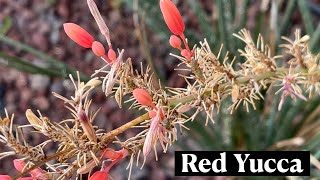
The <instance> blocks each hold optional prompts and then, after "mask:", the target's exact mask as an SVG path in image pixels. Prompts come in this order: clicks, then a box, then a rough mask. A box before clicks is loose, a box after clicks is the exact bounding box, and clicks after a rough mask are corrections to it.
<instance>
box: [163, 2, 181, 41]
mask: <svg viewBox="0 0 320 180" xmlns="http://www.w3.org/2000/svg"><path fill="white" fill-rule="evenodd" d="M160 9H161V12H162V15H163V18H164V21H165V22H166V24H167V26H168V28H169V29H170V31H171V32H172V33H173V34H175V35H181V34H183V31H184V28H185V26H184V22H183V20H182V17H181V14H180V12H179V10H178V9H177V7H176V5H175V4H174V3H173V2H172V1H171V0H160Z"/></svg>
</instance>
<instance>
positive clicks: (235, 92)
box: [231, 85, 240, 103]
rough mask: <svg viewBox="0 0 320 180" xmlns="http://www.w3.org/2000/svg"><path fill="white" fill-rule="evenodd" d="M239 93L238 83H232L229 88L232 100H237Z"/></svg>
mask: <svg viewBox="0 0 320 180" xmlns="http://www.w3.org/2000/svg"><path fill="white" fill-rule="evenodd" d="M239 95H240V87H239V86H238V85H233V86H232V90H231V97H232V102H234V103H235V102H237V101H238V98H239Z"/></svg>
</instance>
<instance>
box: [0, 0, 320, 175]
mask: <svg viewBox="0 0 320 180" xmlns="http://www.w3.org/2000/svg"><path fill="white" fill-rule="evenodd" d="M87 3H88V7H89V9H90V12H91V14H92V15H93V17H94V19H95V21H96V22H97V25H98V27H99V30H100V32H101V34H102V35H103V37H105V39H106V42H107V43H106V44H104V43H101V42H99V41H97V40H95V39H94V38H93V37H92V36H91V35H90V34H89V33H88V32H87V31H86V30H84V29H83V28H81V27H80V26H79V25H76V24H73V23H65V24H64V26H63V27H64V31H65V32H66V34H67V36H68V37H70V39H72V40H73V41H74V42H75V43H77V44H78V45H80V46H82V47H84V48H90V49H91V50H92V52H93V53H94V54H95V55H96V56H97V57H100V58H101V59H103V60H104V61H102V62H103V63H105V66H103V67H102V68H100V69H97V70H95V71H94V70H93V72H94V73H93V74H92V76H91V79H90V80H89V81H87V82H81V80H80V78H79V73H78V77H77V79H74V77H72V76H71V75H70V79H71V81H72V83H73V85H74V95H72V96H71V97H64V96H62V95H60V94H57V93H55V92H53V95H54V96H55V97H57V98H59V99H60V100H62V101H63V102H64V104H65V107H66V109H68V110H69V111H70V114H71V118H70V117H68V118H65V120H61V121H60V122H53V121H51V120H50V118H49V117H45V116H44V115H42V114H41V113H40V112H39V114H38V115H36V114H34V113H33V111H32V110H31V109H28V110H27V111H26V118H27V120H28V122H29V124H28V125H23V126H19V127H15V126H14V125H13V117H14V116H13V115H12V116H9V114H8V113H6V116H5V117H3V118H0V139H1V142H4V143H5V144H6V146H8V147H9V148H11V150H10V151H5V152H1V153H0V159H2V158H5V157H7V156H11V155H19V157H21V159H16V160H14V161H13V166H14V167H15V169H17V170H18V171H19V173H18V174H16V175H15V176H14V177H13V179H71V178H75V177H76V178H78V179H82V178H83V177H86V176H87V177H89V179H90V180H106V179H108V178H109V176H110V171H111V169H112V168H113V167H114V166H116V165H117V164H118V163H119V162H120V161H121V160H123V159H129V165H128V168H129V177H128V178H129V179H130V178H131V177H130V174H131V169H132V165H133V164H134V162H135V159H136V160H137V161H136V162H137V163H136V164H137V166H138V165H139V163H138V162H141V161H142V166H141V167H143V166H144V163H145V162H146V159H148V158H150V153H151V152H152V150H154V152H155V155H156V159H157V158H158V156H157V153H158V150H157V149H161V150H162V152H167V150H168V148H169V147H170V146H171V145H172V144H173V143H174V142H175V141H177V139H178V134H179V133H180V132H181V131H184V130H190V129H189V128H188V127H187V126H188V123H189V122H191V121H197V123H202V121H201V120H199V119H198V118H197V115H198V114H200V113H203V114H205V117H206V118H205V121H204V124H205V125H208V123H209V122H210V121H211V122H213V123H214V117H215V116H216V115H217V114H218V113H219V112H220V110H221V111H223V112H227V113H228V114H232V113H234V111H235V110H236V109H237V108H239V107H240V106H241V105H242V106H244V107H245V109H246V111H247V112H249V111H250V110H256V109H257V106H256V102H258V101H261V100H263V99H264V98H265V97H264V96H265V95H264V92H265V91H266V90H267V89H276V90H275V91H271V92H272V93H273V94H272V95H274V94H281V97H280V102H279V103H278V104H277V106H278V110H279V111H281V110H282V107H283V104H284V101H285V99H286V98H292V99H294V100H296V99H299V100H303V101H309V99H310V98H311V97H312V96H313V95H314V94H319V93H320V83H319V79H320V73H319V72H320V65H319V58H318V57H319V56H316V55H313V54H312V53H311V52H310V50H309V45H308V41H309V39H310V38H309V36H308V35H305V36H302V37H301V35H300V31H299V30H297V31H296V33H295V37H294V39H293V40H291V39H289V38H286V37H283V39H284V40H285V42H284V44H282V45H281V46H280V48H282V49H283V54H284V55H283V56H277V55H273V53H271V49H270V48H269V46H268V45H266V44H264V40H263V38H262V36H258V40H257V42H254V41H253V38H252V36H251V35H250V33H249V31H247V30H246V29H242V30H241V31H240V32H239V33H238V34H234V36H235V37H237V38H238V39H240V40H241V41H243V42H244V43H245V47H244V49H241V50H239V53H240V55H241V56H242V57H243V59H244V62H243V63H239V64H238V65H239V66H237V65H235V64H234V62H235V60H236V58H230V57H229V54H228V53H222V51H223V50H222V48H221V49H220V51H219V52H218V53H217V54H214V53H213V52H212V50H211V48H210V46H209V44H208V42H207V41H206V40H204V41H203V42H199V43H198V44H196V45H194V46H192V47H193V48H190V47H189V44H188V41H187V39H186V37H185V35H184V32H185V24H184V22H183V19H182V16H181V14H180V12H179V11H178V9H177V7H176V5H175V4H174V2H173V1H171V0H160V1H159V4H160V10H161V12H162V15H163V18H164V22H165V23H166V25H167V26H168V28H169V29H170V31H171V33H172V35H170V39H169V44H170V45H171V46H172V47H173V48H176V49H178V50H179V52H180V54H179V55H175V54H172V56H174V57H175V58H177V59H178V60H180V61H181V63H180V64H179V66H181V67H183V68H181V69H179V70H184V71H187V73H186V74H185V75H181V76H182V77H183V79H184V80H185V84H186V87H183V88H174V87H162V86H161V84H157V83H155V82H157V81H155V80H154V76H153V72H151V70H150V67H146V68H144V67H141V68H140V69H141V70H140V71H138V70H136V69H134V66H133V64H132V60H131V59H130V58H128V59H124V50H120V49H114V48H113V45H112V42H111V38H110V32H109V28H108V27H107V25H106V24H105V22H104V21H103V18H102V16H101V14H100V12H99V10H98V7H97V6H96V4H95V2H94V1H93V0H87ZM106 52H107V53H106ZM223 54H225V55H223ZM284 57H290V58H291V59H290V60H289V61H288V62H286V61H284V62H285V63H283V65H282V66H279V63H276V61H275V60H276V59H277V60H280V59H284ZM97 88H101V89H102V91H103V92H104V94H105V95H106V97H114V99H115V100H116V102H117V104H118V105H119V107H120V108H121V107H122V105H123V103H127V104H130V109H136V110H138V111H139V112H143V113H141V114H142V115H141V116H139V117H137V118H135V119H133V120H131V121H128V122H127V123H126V124H123V125H122V126H120V127H118V128H116V129H113V130H111V131H106V130H105V129H101V128H99V127H98V126H96V125H94V120H95V119H96V117H97V114H98V113H99V110H100V109H93V108H92V107H91V105H92V103H94V102H93V100H92V99H91V97H92V96H91V93H92V92H93V90H96V89H97ZM307 94H308V96H307ZM307 97H308V98H307ZM224 102H226V103H225V104H223V103H224ZM222 104H223V106H222ZM225 107H227V108H225ZM226 121H227V120H226ZM259 123H260V122H259ZM304 125H305V126H306V127H307V129H308V131H301V132H299V133H298V134H299V136H298V137H296V139H291V140H287V141H285V142H280V144H275V145H274V146H272V147H271V148H270V149H272V150H275V149H277V148H279V147H282V148H283V147H286V148H288V149H296V148H297V147H299V146H301V145H302V144H303V143H305V142H306V140H307V139H308V138H310V137H315V135H317V130H318V128H310V127H311V126H308V124H304ZM226 126H228V125H226ZM26 127H32V128H34V131H36V132H37V133H41V134H42V135H44V136H46V137H47V138H48V141H45V142H43V143H41V144H39V145H37V146H31V145H29V144H28V143H27V142H26V141H25V139H24V138H22V137H23V135H24V133H23V131H22V129H24V128H26ZM131 128H138V129H139V130H140V132H139V133H137V134H135V135H133V136H132V137H126V138H127V139H124V138H122V137H120V136H119V135H120V134H122V133H124V132H125V131H127V130H129V129H131ZM250 130H251V129H250ZM253 130H254V129H253ZM29 132H30V131H29ZM30 133H31V132H30ZM227 133H230V132H226V134H227ZM223 136H224V135H223ZM221 137H222V136H221ZM297 139H298V140H297ZM50 142H55V143H56V144H57V146H58V148H57V149H51V150H50V152H51V153H52V152H53V153H52V154H49V153H48V152H46V151H45V150H44V146H45V145H47V144H48V143H50ZM115 147H117V148H115ZM159 147H160V148H159ZM240 149H242V147H241V148H240ZM141 154H142V155H141ZM140 155H141V156H140ZM312 162H313V163H314V162H316V163H315V164H317V163H319V162H318V161H317V159H315V160H314V159H313V161H312ZM97 168H98V170H96V169H97ZM85 174H87V175H85ZM29 176H31V177H29ZM1 179H11V177H10V176H8V175H0V180H1Z"/></svg>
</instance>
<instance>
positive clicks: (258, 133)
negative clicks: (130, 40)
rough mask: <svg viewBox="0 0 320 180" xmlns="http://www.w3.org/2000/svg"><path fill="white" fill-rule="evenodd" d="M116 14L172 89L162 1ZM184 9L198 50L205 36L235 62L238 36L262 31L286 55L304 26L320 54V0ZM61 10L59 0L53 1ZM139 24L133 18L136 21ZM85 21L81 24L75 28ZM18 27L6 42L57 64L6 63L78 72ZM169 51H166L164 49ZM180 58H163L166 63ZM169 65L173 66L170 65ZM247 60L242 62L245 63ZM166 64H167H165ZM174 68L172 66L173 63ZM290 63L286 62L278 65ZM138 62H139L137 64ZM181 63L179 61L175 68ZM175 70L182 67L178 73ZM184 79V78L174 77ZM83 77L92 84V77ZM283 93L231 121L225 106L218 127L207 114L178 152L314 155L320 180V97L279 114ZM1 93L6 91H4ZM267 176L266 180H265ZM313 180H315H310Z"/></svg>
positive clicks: (5, 25) (1, 55)
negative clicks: (157, 56) (127, 21)
mask: <svg viewBox="0 0 320 180" xmlns="http://www.w3.org/2000/svg"><path fill="white" fill-rule="evenodd" d="M110 2H111V6H112V8H118V9H120V11H122V10H125V11H129V12H130V14H131V15H132V17H133V27H132V29H135V34H136V37H137V40H138V41H139V45H140V49H142V50H140V53H142V54H143V55H142V57H144V59H145V60H146V61H147V63H148V64H149V65H150V66H152V69H153V70H154V71H155V72H156V75H157V76H158V77H159V78H160V79H161V81H162V83H163V84H168V81H167V80H168V75H167V74H166V73H167V72H168V71H165V70H163V69H162V67H163V66H161V65H160V66H158V64H155V62H156V63H159V61H155V60H154V57H153V54H154V49H155V47H157V46H158V45H157V44H152V43H151V41H150V38H152V37H153V36H160V38H161V42H162V43H163V44H165V45H166V46H168V39H169V37H170V35H171V34H170V32H169V30H168V28H167V27H166V25H165V23H164V21H163V19H162V16H161V13H160V10H159V4H158V3H159V0H148V1H144V0H112V1H110ZM175 2H177V5H178V8H179V9H180V10H181V13H182V15H183V17H184V20H185V22H186V36H187V38H188V41H189V42H190V44H197V43H198V42H199V41H202V40H203V39H204V38H206V39H207V41H208V42H209V44H210V46H211V48H212V51H213V52H216V53H217V52H218V51H219V48H220V45H221V44H223V46H224V48H223V52H224V53H226V51H227V50H228V51H229V53H230V56H231V57H232V56H238V53H237V50H238V49H241V48H243V47H244V44H243V43H242V42H240V41H239V40H237V39H236V38H235V37H234V36H233V35H232V34H233V33H237V32H238V31H239V30H240V29H242V28H247V29H249V30H250V31H251V33H252V35H253V37H254V39H256V38H257V37H258V34H259V33H261V34H262V36H263V37H264V40H265V42H266V43H267V44H269V45H270V47H271V49H272V52H273V54H281V53H282V52H281V49H279V48H278V45H279V44H281V42H282V41H281V36H288V37H291V38H292V37H293V32H294V31H295V29H296V28H300V29H301V30H302V33H303V34H308V35H310V37H311V40H310V44H309V45H310V49H311V50H312V52H313V53H315V54H317V53H319V51H320V49H319V47H320V24H319V19H320V2H319V1H317V0H260V1H254V0H212V1H211V0H183V1H182V0H179V1H175ZM47 3H48V4H49V5H50V6H54V5H55V4H56V3H57V2H56V1H55V0H47ZM128 18H131V16H128ZM75 23H77V22H75ZM12 25H13V22H12V19H11V18H10V17H9V16H7V17H4V18H2V21H1V23H0V42H1V44H3V45H6V46H10V47H14V48H17V49H20V50H21V51H25V52H27V53H30V54H32V55H34V56H36V57H38V58H39V59H40V60H42V61H44V62H46V63H47V64H48V65H49V66H47V67H42V66H37V65H36V64H34V63H32V62H30V61H28V60H25V59H22V58H20V57H17V56H13V55H9V54H7V53H6V52H3V51H1V52H0V65H3V66H5V67H10V68H15V69H17V70H19V71H24V72H28V73H37V74H44V75H47V76H50V77H61V78H66V77H67V75H68V74H73V75H74V74H75V71H76V70H75V68H73V67H71V66H70V65H68V64H66V63H64V61H62V60H59V59H56V58H54V57H52V56H50V55H48V54H47V53H46V52H43V51H40V50H37V49H36V48H33V47H31V46H30V45H28V44H26V43H24V42H19V41H16V40H14V39H12V38H10V37H9V36H7V32H8V31H9V30H10V28H11V26H12ZM161 47H163V46H161ZM165 50H166V54H169V51H168V50H170V52H174V53H177V52H176V51H175V50H173V49H165ZM166 58H167V59H170V60H171V59H172V58H170V57H168V56H166V57H163V59H162V61H167V60H166ZM168 61H169V60H168ZM237 61H238V62H241V61H242V59H241V57H238V60H237ZM160 63H161V61H160ZM165 63H168V62H165ZM278 63H279V64H284V62H278ZM137 64H138V63H137ZM176 64H177V61H173V63H172V66H174V65H176ZM173 68H174V67H173ZM173 73H177V72H173ZM82 78H83V79H84V80H86V79H87V78H88V76H87V75H85V74H83V75H82ZM275 91H276V89H274V88H270V89H268V90H267V91H265V92H263V93H264V95H265V100H264V101H261V102H257V103H258V104H257V110H253V109H250V112H249V113H248V112H246V111H245V109H244V108H242V107H241V108H239V109H238V111H236V112H235V113H234V114H232V115H230V114H229V112H228V111H227V107H228V106H229V105H230V103H231V102H230V101H229V102H225V103H224V104H223V107H221V111H220V112H217V113H216V114H214V119H215V124H210V123H209V125H208V127H204V118H203V117H201V115H200V116H199V117H198V118H197V120H196V121H194V122H190V123H189V124H188V126H189V127H190V129H191V131H189V132H187V133H184V135H183V136H182V137H181V139H180V141H178V143H177V144H178V146H179V147H176V148H178V149H183V150H308V151H311V154H312V155H311V156H312V157H311V159H312V165H311V167H312V172H311V174H312V176H313V177H315V178H316V179H320V171H319V167H320V164H319V161H318V160H317V159H320V126H319V125H320V106H319V104H320V103H319V102H320V101H319V100H320V98H319V97H318V96H316V97H313V98H312V99H310V100H309V101H308V102H303V101H301V100H298V101H296V102H295V101H292V100H289V99H288V98H287V100H286V101H285V103H284V105H283V108H282V110H281V111H278V110H277V107H278V103H279V99H280V97H279V95H275ZM0 95H1V93H0ZM261 178H262V177H260V178H259V179H261ZM305 179H308V177H306V178H305Z"/></svg>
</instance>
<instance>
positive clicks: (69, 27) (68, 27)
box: [63, 23, 94, 48]
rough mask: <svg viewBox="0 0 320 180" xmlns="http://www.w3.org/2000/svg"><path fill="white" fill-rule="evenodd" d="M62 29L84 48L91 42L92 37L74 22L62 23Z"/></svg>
mask: <svg viewBox="0 0 320 180" xmlns="http://www.w3.org/2000/svg"><path fill="white" fill-rule="evenodd" d="M63 28H64V31H65V32H66V34H67V35H68V36H69V38H70V39H72V40H73V41H74V42H76V43H77V44H79V45H80V46H82V47H84V48H90V47H91V45H92V43H93V41H94V40H93V37H92V36H91V35H90V34H89V33H88V32H87V31H86V30H84V29H83V28H82V27H80V26H79V25H77V24H74V23H65V24H63Z"/></svg>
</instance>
